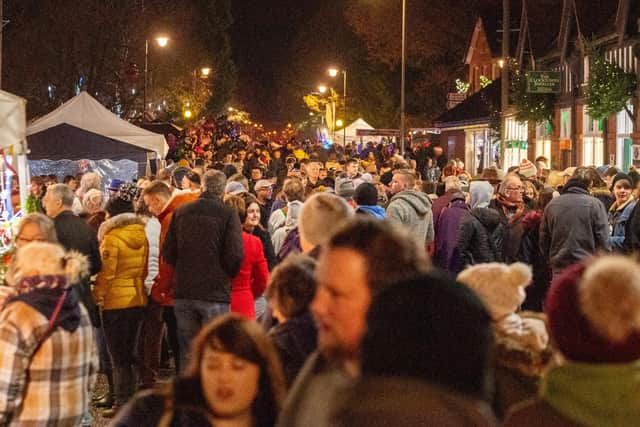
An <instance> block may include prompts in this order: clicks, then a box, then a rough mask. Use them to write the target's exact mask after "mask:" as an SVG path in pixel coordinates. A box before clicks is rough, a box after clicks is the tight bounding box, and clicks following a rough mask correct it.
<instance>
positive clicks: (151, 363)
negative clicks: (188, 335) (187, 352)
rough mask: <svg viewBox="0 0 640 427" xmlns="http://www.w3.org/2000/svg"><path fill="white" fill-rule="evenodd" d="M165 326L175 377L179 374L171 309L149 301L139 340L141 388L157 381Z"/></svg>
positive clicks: (176, 334)
mask: <svg viewBox="0 0 640 427" xmlns="http://www.w3.org/2000/svg"><path fill="white" fill-rule="evenodd" d="M165 325H166V331H167V335H168V337H169V345H170V346H171V351H172V352H173V357H174V359H175V365H176V375H177V373H178V372H180V363H179V355H180V352H179V346H178V332H177V322H176V316H175V314H174V313H173V307H163V306H161V305H160V304H158V303H156V302H155V301H153V300H151V299H149V304H148V305H147V307H146V308H145V312H144V319H143V322H142V337H141V339H140V346H139V353H140V354H139V357H140V360H141V361H142V366H141V373H140V376H141V378H140V381H141V386H142V387H143V388H150V387H153V385H154V384H155V383H156V380H157V379H158V369H159V367H160V351H161V348H162V339H163V337H164V331H165V327H164V326H165Z"/></svg>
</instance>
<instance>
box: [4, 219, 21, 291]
mask: <svg viewBox="0 0 640 427" xmlns="http://www.w3.org/2000/svg"><path fill="white" fill-rule="evenodd" d="M21 219H22V217H21V216H14V217H13V219H11V220H10V221H2V222H0V286H2V285H4V283H5V276H6V274H7V270H8V269H9V264H10V262H11V257H12V256H13V253H14V252H15V235H16V231H17V228H18V224H19V223H20V220H21Z"/></svg>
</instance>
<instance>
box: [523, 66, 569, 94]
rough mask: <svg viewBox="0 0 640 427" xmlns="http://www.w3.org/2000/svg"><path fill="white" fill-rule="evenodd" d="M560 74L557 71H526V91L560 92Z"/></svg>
mask: <svg viewBox="0 0 640 427" xmlns="http://www.w3.org/2000/svg"><path fill="white" fill-rule="evenodd" d="M561 83H562V76H561V74H560V72H559V71H528V72H527V92H528V93H560V92H561V91H562V90H561V88H562V85H561Z"/></svg>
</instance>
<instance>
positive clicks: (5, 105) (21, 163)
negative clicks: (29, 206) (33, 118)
mask: <svg viewBox="0 0 640 427" xmlns="http://www.w3.org/2000/svg"><path fill="white" fill-rule="evenodd" d="M26 105H27V101H26V100H25V99H23V98H20V97H19V96H16V95H13V94H11V93H9V92H5V91H2V90H0V148H1V149H5V148H10V147H14V155H16V156H17V163H18V164H17V167H16V165H15V164H14V169H16V170H17V172H18V180H19V182H20V202H21V205H22V206H24V204H25V203H26V200H27V196H28V192H29V185H28V184H27V183H28V182H29V173H28V171H27V162H26V152H27V149H26V128H27V113H26ZM5 159H6V157H5ZM0 170H1V171H2V172H3V173H4V172H5V167H4V163H3V165H2V168H0ZM1 179H2V184H1V185H2V187H3V189H4V177H2V178H1ZM10 193H11V192H10V191H9V194H6V193H5V194H3V197H4V196H8V197H9V198H10V197H11V194H10Z"/></svg>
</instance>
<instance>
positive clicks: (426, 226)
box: [387, 190, 434, 245]
mask: <svg viewBox="0 0 640 427" xmlns="http://www.w3.org/2000/svg"><path fill="white" fill-rule="evenodd" d="M387 218H389V220H390V221H391V222H395V223H399V224H403V225H404V226H405V228H407V229H408V230H409V231H410V232H411V234H412V235H413V236H415V238H416V240H417V241H418V242H419V243H420V244H421V245H427V244H429V243H431V242H432V241H433V238H434V233H433V214H432V212H431V200H430V199H429V197H428V196H427V195H426V194H424V193H420V192H417V191H415V190H404V191H401V192H399V193H398V194H396V195H394V196H393V197H392V198H391V201H390V202H389V206H387Z"/></svg>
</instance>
